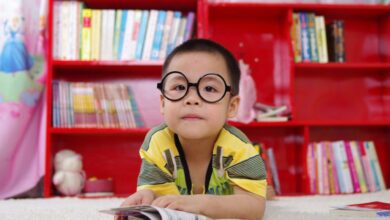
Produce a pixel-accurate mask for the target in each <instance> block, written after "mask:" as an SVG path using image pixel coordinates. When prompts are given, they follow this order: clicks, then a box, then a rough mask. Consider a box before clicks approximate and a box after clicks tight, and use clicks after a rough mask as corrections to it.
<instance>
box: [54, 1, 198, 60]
mask: <svg viewBox="0 0 390 220" xmlns="http://www.w3.org/2000/svg"><path fill="white" fill-rule="evenodd" d="M194 20H195V14H194V13H193V12H189V13H187V14H186V15H185V16H183V14H182V12H180V11H163V10H111V9H110V10H109V9H107V10H100V9H90V8H85V7H84V4H83V3H82V2H77V1H54V19H53V23H54V31H53V57H54V58H55V59H61V60H80V59H81V60H119V61H131V60H164V59H165V57H166V56H167V54H169V53H170V52H171V51H172V50H173V49H174V48H175V47H176V46H177V45H179V44H181V43H182V42H184V41H186V40H188V39H190V38H191V36H192V33H193V26H194Z"/></svg>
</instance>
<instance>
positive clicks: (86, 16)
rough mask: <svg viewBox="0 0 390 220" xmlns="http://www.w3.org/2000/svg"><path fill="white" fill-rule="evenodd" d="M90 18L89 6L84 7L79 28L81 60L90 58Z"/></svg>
mask: <svg viewBox="0 0 390 220" xmlns="http://www.w3.org/2000/svg"><path fill="white" fill-rule="evenodd" d="M91 19H92V10H91V9H89V8H84V9H83V24H82V29H81V60H90V59H91V23H92V20H91ZM62 43H64V42H62Z"/></svg>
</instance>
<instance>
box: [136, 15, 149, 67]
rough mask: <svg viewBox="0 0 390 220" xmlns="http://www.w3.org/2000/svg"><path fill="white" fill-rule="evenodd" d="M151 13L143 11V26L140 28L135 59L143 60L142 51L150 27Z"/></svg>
mask: <svg viewBox="0 0 390 220" xmlns="http://www.w3.org/2000/svg"><path fill="white" fill-rule="evenodd" d="M148 20H149V11H147V10H144V11H142V17H141V24H140V26H139V33H138V38H137V46H136V51H135V59H136V60H141V59H142V51H143V49H144V42H145V37H146V29H147V27H148Z"/></svg>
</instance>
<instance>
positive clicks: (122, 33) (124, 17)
mask: <svg viewBox="0 0 390 220" xmlns="http://www.w3.org/2000/svg"><path fill="white" fill-rule="evenodd" d="M126 20H127V10H123V11H122V19H121V29H120V33H119V44H118V54H117V60H121V58H122V50H123V41H124V38H125V31H126Z"/></svg>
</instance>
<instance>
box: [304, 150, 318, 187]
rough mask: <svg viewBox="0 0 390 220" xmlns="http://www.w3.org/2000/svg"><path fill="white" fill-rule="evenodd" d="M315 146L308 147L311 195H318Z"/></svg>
mask: <svg viewBox="0 0 390 220" xmlns="http://www.w3.org/2000/svg"><path fill="white" fill-rule="evenodd" d="M313 145H314V144H313V143H310V144H309V145H308V147H307V160H306V161H307V172H308V174H309V183H310V193H311V194H315V193H316V171H315V168H316V166H315V152H314V146H313Z"/></svg>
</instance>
